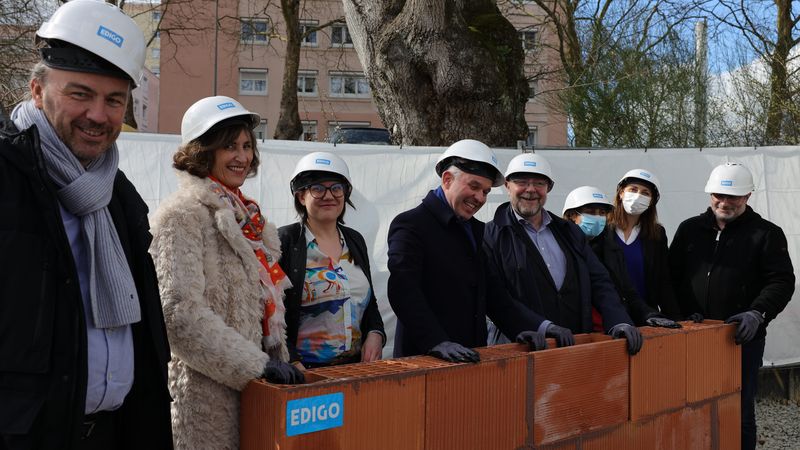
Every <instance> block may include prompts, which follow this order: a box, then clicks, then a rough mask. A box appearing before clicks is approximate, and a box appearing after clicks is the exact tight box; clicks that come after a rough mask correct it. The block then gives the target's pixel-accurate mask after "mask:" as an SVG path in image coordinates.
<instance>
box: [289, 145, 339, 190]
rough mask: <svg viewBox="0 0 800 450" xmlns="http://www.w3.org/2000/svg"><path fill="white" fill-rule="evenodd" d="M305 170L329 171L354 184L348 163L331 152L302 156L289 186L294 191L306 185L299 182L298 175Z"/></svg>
mask: <svg viewBox="0 0 800 450" xmlns="http://www.w3.org/2000/svg"><path fill="white" fill-rule="evenodd" d="M305 172H328V173H333V174H336V175H339V176H341V177H343V178H344V179H345V180H346V181H347V183H348V184H350V185H352V184H353V183H352V182H351V181H350V169H348V168H347V163H346V162H344V160H343V159H342V158H341V157H339V155H335V154H333V153H329V152H314V153H309V154H307V155H306V156H303V157H302V158H300V161H297V165H296V166H295V167H294V172H292V178H291V181H290V182H289V188H290V189H291V190H292V192H295V191H297V190H298V189H300V188H302V187H304V186H302V184H304V183H298V182H297V181H299V180H298V176H299V175H300V174H302V173H305Z"/></svg>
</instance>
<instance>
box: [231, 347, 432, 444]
mask: <svg viewBox="0 0 800 450" xmlns="http://www.w3.org/2000/svg"><path fill="white" fill-rule="evenodd" d="M318 372H321V373H318ZM322 374H328V375H329V376H337V377H338V376H343V378H341V379H335V378H334V379H328V378H326V377H325V376H323V375H322ZM306 377H307V380H308V381H310V382H309V383H307V384H303V385H288V386H281V385H273V384H269V383H266V382H263V381H253V382H251V383H250V384H249V385H248V386H247V388H246V389H245V390H244V392H242V397H241V399H242V403H241V424H240V426H241V438H240V440H241V448H242V450H255V449H259V450H261V449H275V450H278V449H280V450H292V449H297V450H300V449H310V448H318V449H348V450H349V449H363V450H372V449H375V448H376V443H380V448H386V449H389V448H391V449H398V450H400V449H422V448H424V436H425V372H424V370H421V369H420V368H419V367H417V366H414V365H411V364H406V363H402V362H398V361H393V360H388V361H376V362H374V363H366V364H351V365H348V366H340V367H335V368H333V367H332V368H326V369H317V370H310V371H307V372H306ZM333 393H342V394H343V397H344V402H343V403H344V406H343V411H342V413H343V423H342V426H340V427H335V428H330V429H326V430H320V431H314V432H310V433H306V434H298V435H295V436H287V414H289V412H288V411H287V403H288V402H289V401H290V400H296V399H302V398H309V397H315V396H319V395H325V394H333Z"/></svg>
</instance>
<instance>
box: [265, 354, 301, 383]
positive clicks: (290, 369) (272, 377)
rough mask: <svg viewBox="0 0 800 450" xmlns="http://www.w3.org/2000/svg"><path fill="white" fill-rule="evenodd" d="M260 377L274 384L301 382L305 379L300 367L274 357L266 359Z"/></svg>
mask: <svg viewBox="0 0 800 450" xmlns="http://www.w3.org/2000/svg"><path fill="white" fill-rule="evenodd" d="M261 378H264V379H265V380H267V381H269V382H270V383H275V384H301V383H305V381H306V377H305V376H304V375H303V372H301V371H300V369H298V368H297V367H295V366H293V365H292V364H289V363H287V362H283V361H278V360H275V359H271V360H269V361H267V365H266V366H265V367H264V373H263V374H262V375H261Z"/></svg>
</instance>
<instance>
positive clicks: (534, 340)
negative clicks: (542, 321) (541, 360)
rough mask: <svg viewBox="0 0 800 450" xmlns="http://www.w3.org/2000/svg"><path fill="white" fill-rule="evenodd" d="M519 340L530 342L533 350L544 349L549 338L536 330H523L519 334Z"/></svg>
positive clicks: (521, 342)
mask: <svg viewBox="0 0 800 450" xmlns="http://www.w3.org/2000/svg"><path fill="white" fill-rule="evenodd" d="M517 342H519V343H520V344H528V347H529V348H530V349H531V351H534V352H535V351H536V350H544V349H546V348H547V340H546V339H545V337H544V335H543V334H541V333H537V332H535V331H523V332H522V333H520V334H518V335H517Z"/></svg>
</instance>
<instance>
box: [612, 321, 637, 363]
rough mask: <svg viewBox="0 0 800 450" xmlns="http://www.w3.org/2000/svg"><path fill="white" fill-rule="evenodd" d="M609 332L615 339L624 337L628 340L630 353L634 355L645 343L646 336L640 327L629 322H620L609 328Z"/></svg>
mask: <svg viewBox="0 0 800 450" xmlns="http://www.w3.org/2000/svg"><path fill="white" fill-rule="evenodd" d="M608 334H609V335H611V337H613V338H614V339H618V338H621V337H624V338H625V339H626V340H627V341H628V354H629V355H631V356H633V355H635V354H637V353H639V350H641V349H642V344H643V343H644V338H643V337H642V333H641V332H639V329H638V328H636V327H635V326H633V325H630V324H627V323H618V324H616V325H614V326H613V327H611V329H610V330H608Z"/></svg>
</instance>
